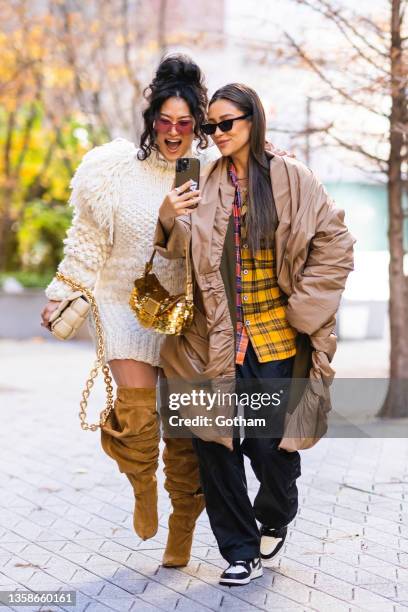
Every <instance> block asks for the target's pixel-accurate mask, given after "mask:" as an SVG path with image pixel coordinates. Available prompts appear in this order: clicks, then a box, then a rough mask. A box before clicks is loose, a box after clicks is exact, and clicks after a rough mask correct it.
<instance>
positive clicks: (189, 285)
mask: <svg viewBox="0 0 408 612" xmlns="http://www.w3.org/2000/svg"><path fill="white" fill-rule="evenodd" d="M155 253H156V250H155V249H154V250H153V253H152V256H151V257H150V259H149V261H148V262H147V263H146V265H145V271H144V274H143V276H141V277H140V278H137V279H136V280H135V282H134V288H133V290H132V292H131V294H130V299H129V306H130V307H131V309H132V310H133V312H134V314H135V316H136V318H137V320H138V321H139V323H140V325H141V326H142V327H146V328H149V329H154V330H155V331H157V332H159V333H161V334H167V335H173V336H179V335H180V334H182V333H184V332H185V331H186V330H187V329H188V328H189V327H190V326H191V324H192V322H193V317H194V302H193V279H192V271H191V256H190V241H189V240H188V241H187V243H186V248H185V263H186V291H185V293H180V294H178V295H170V293H169V292H168V291H167V289H165V287H163V285H162V284H161V283H160V281H159V279H158V278H157V276H156V275H155V274H153V273H152V267H153V259H154V256H155Z"/></svg>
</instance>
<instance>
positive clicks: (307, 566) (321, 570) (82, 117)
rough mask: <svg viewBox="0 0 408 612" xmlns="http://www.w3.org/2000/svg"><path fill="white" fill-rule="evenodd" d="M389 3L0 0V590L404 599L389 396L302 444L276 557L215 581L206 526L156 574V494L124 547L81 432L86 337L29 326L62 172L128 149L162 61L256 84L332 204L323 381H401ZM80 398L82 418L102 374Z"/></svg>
mask: <svg viewBox="0 0 408 612" xmlns="http://www.w3.org/2000/svg"><path fill="white" fill-rule="evenodd" d="M406 4H407V2H406V0H360V2H359V3H358V6H356V4H355V2H354V1H353V0H336V1H335V0H280V1H279V2H277V1H275V0H257V1H256V2H248V1H247V0H197V1H196V2H194V3H191V2H190V0H171V1H170V0H149V1H147V0H89V2H86V3H80V2H77V1H76V0H33V1H31V2H27V1H26V0H12V1H11V2H10V1H9V0H7V1H6V0H0V11H1V14H2V20H1V24H0V52H1V57H2V63H3V70H2V77H1V81H0V364H1V367H0V407H1V416H2V427H1V428H0V590H14V589H34V590H46V589H63V590H69V589H73V590H76V591H77V593H78V603H77V606H76V608H75V610H78V611H82V610H87V612H94V611H96V610H98V611H99V610H101V611H102V610H107V609H114V610H118V611H119V612H123V611H125V610H133V611H135V612H139V611H143V612H144V611H153V610H164V611H170V610H175V611H177V612H179V611H184V610H185V611H186V612H187V611H190V610H194V611H195V610H198V611H201V610H234V611H237V612H238V611H241V610H242V611H246V610H254V609H262V610H318V611H321V612H326V611H327V610H357V609H358V610H379V611H381V612H384V611H388V610H390V611H391V610H400V609H405V608H408V526H407V524H408V519H407V516H408V515H407V512H406V511H407V508H406V493H407V483H408V476H407V471H408V463H407V453H408V442H407V439H406V438H404V437H393V436H392V435H391V433H390V432H392V431H394V432H395V428H397V429H398V428H399V432H400V434H399V435H400V436H401V435H404V431H405V428H406V427H407V425H408V398H401V397H399V398H397V399H396V398H394V397H393V396H392V394H390V395H389V398H388V400H389V401H388V404H387V406H386V408H385V410H384V411H383V413H382V414H381V417H380V416H379V413H380V410H381V405H382V402H383V400H382V399H379V400H378V402H373V406H372V408H371V411H370V415H369V417H370V428H369V436H370V437H357V438H350V439H348V438H347V439H344V438H343V439H340V438H330V439H324V440H322V441H321V442H320V443H319V444H318V445H317V446H316V447H314V448H313V449H311V450H308V451H305V452H303V453H302V460H303V469H302V476H301V478H300V480H299V489H300V510H299V515H298V517H297V518H296V520H295V521H294V523H293V524H292V525H291V529H290V534H289V537H288V540H287V544H286V545H285V549H284V553H283V556H282V558H281V559H280V561H279V563H278V564H277V566H276V567H274V568H273V569H266V570H265V573H264V576H263V578H262V579H260V580H257V581H255V582H254V583H253V584H251V585H249V586H248V587H243V588H240V589H228V588H225V587H221V586H219V585H218V576H219V573H220V569H221V568H223V567H224V566H225V563H224V561H223V560H222V558H221V557H220V556H219V553H218V550H217V547H216V544H215V541H214V538H213V536H212V533H211V530H210V528H209V524H208V520H207V517H206V515H205V513H204V514H203V516H202V517H201V519H200V521H199V525H198V528H197V531H196V537H195V541H194V548H193V557H192V560H191V562H190V564H189V565H188V566H187V567H186V568H183V569H180V570H169V569H164V568H162V567H161V566H160V559H161V555H162V552H163V548H164V543H165V540H166V530H167V518H168V512H169V501H168V499H167V496H166V494H165V492H164V490H163V486H162V481H160V529H159V532H158V534H157V536H155V538H153V539H151V540H149V541H147V542H142V541H140V540H139V539H138V538H137V536H136V535H135V533H134V532H133V529H132V510H133V500H132V494H131V489H130V487H129V485H128V482H127V479H126V478H125V477H124V476H122V475H121V474H119V473H118V471H117V468H116V465H114V464H113V462H112V461H111V460H109V459H108V457H107V456H106V455H105V454H104V453H103V451H102V450H101V448H100V444H99V434H98V433H91V432H83V431H82V430H81V429H80V427H79V419H78V414H77V413H78V411H79V400H80V394H81V390H82V388H83V384H84V381H85V379H86V375H87V373H88V371H89V369H90V367H91V364H92V363H93V359H94V352H93V348H92V346H91V344H90V342H89V336H88V333H87V330H86V327H85V326H84V327H83V328H82V329H81V331H80V334H79V336H78V339H76V340H74V341H72V342H68V343H59V342H57V341H55V340H53V339H51V338H50V337H49V334H48V332H46V331H45V330H44V329H43V328H41V327H40V326H39V321H40V312H41V310H42V308H43V306H44V304H45V298H44V293H43V291H44V287H45V286H46V285H47V284H48V282H49V280H50V279H51V278H52V276H53V274H54V272H55V268H56V266H57V265H58V262H59V261H60V259H61V257H62V241H63V238H64V236H65V233H66V230H67V228H68V227H69V225H70V222H71V215H72V210H71V209H70V207H69V206H68V205H67V202H68V199H69V181H70V178H71V177H72V174H73V172H74V171H75V168H76V167H77V165H78V163H79V162H80V159H81V157H82V156H83V155H84V153H85V152H86V151H87V150H89V149H90V148H91V147H93V146H95V145H98V144H101V143H103V142H106V141H108V140H110V139H112V138H115V137H118V136H122V137H126V138H129V139H131V140H133V141H135V142H137V141H138V137H139V135H140V130H141V110H142V108H143V95H142V94H143V88H144V87H145V86H147V84H148V83H149V81H150V79H151V77H152V74H153V72H154V70H155V68H156V66H157V64H158V62H159V60H160V58H161V57H162V56H163V55H164V54H166V53H168V52H172V51H182V52H186V53H188V54H190V55H191V56H192V57H193V58H194V59H195V60H196V61H197V63H198V64H199V65H200V66H201V67H202V69H203V71H204V73H205V74H206V77H207V84H208V87H209V93H210V94H211V93H212V92H214V91H215V89H216V88H217V87H219V86H221V85H224V84H226V83H227V82H233V81H243V82H245V83H247V84H249V85H250V86H252V87H254V88H255V89H256V90H257V91H258V92H259V94H260V96H261V99H262V101H263V103H264V106H265V111H266V115H267V125H268V139H269V140H270V141H271V142H273V143H274V144H275V145H276V146H278V147H279V148H286V149H287V150H288V151H291V152H294V153H295V154H296V156H297V158H298V159H299V160H300V161H303V162H304V163H306V164H307V165H308V166H309V167H310V168H311V169H312V170H313V171H314V172H315V173H316V174H317V176H318V177H319V178H320V179H321V180H322V181H323V182H324V184H325V186H326V188H327V189H328V191H329V193H330V195H331V196H332V197H333V198H334V199H335V201H336V202H337V204H338V205H339V206H340V207H342V208H344V210H345V212H346V216H345V221H346V223H347V225H348V226H349V228H350V230H351V232H352V233H353V235H354V236H355V238H356V239H357V242H356V245H355V270H354V272H352V273H351V274H350V276H349V279H348V282H347V286H346V290H345V292H344V296H343V299H342V302H341V305H340V310H339V315H338V325H337V334H338V337H339V342H338V351H337V354H336V356H335V360H334V364H333V365H334V368H335V370H336V371H337V377H339V378H361V379H365V378H368V379H374V378H377V379H387V378H388V377H390V378H394V379H401V378H406V373H407V372H408V352H407V351H406V348H404V347H406V346H408V331H407V330H408V326H407V325H406V321H407V320H408V304H407V297H406V296H407V292H406V287H407V286H408V285H407V274H408V256H407V249H408V221H407V219H408V199H407V185H408V151H407V134H408V117H407V111H406V109H407V99H406V97H407V91H408V86H407V85H408V83H407V76H406V75H407V74H408V59H407V41H408V38H407V36H408V32H407V26H406V19H407V18H406V14H407V12H408V11H406V10H405V9H406ZM404 10H405V13H404ZM391 12H392V14H393V15H394V19H393V20H392V19H391ZM391 23H393V24H394V25H393V28H394V30H393V32H391V25H390V24H391ZM397 30H398V31H397ZM391 34H392V35H391ZM390 253H391V255H392V257H390ZM390 261H391V263H392V264H393V265H392V266H391V268H390V269H391V274H390V271H389V264H390ZM390 289H391V291H390ZM390 298H391V299H390ZM390 306H391V307H390ZM390 317H391V323H392V325H391V326H390ZM390 329H391V332H392V333H390ZM391 357H392V359H391ZM91 397H92V400H91V406H92V409H91V412H93V417H94V420H95V419H96V418H97V415H98V412H99V410H100V409H101V408H102V407H103V404H104V391H103V386H102V383H101V381H99V382H98V384H97V386H96V388H95V390H94V391H93V392H92V396H91ZM359 416H361V415H358V414H357V415H356V417H359ZM385 417H386V418H385ZM390 417H391V418H390ZM158 474H159V477H160V478H162V465H161V466H160V468H159V471H158ZM248 477H249V481H248V482H249V488H250V491H251V493H252V494H253V493H254V491H255V490H256V481H255V479H254V478H253V476H252V470H250V469H249V470H248ZM16 609H21V608H16ZM23 609H24V608H23ZM26 609H28V608H26ZM29 609H30V610H33V609H35V610H39V609H40V608H39V607H31V608H29ZM42 609H43V610H50V609H52V610H54V609H60V608H58V607H55V606H53V607H52V608H50V607H49V606H46V607H44V608H42ZM65 609H66V610H69V609H70V608H65ZM71 609H72V608H71Z"/></svg>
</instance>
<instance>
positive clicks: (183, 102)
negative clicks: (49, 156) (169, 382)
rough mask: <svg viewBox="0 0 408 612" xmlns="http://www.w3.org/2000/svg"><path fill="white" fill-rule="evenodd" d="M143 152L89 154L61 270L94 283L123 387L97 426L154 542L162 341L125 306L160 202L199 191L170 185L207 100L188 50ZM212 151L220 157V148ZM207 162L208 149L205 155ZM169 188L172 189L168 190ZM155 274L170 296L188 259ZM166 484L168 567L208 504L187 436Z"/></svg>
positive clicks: (161, 94)
mask: <svg viewBox="0 0 408 612" xmlns="http://www.w3.org/2000/svg"><path fill="white" fill-rule="evenodd" d="M147 101H148V107H147V108H146V110H145V111H144V114H143V116H144V121H145V131H144V133H143V134H142V137H141V148H140V149H139V150H138V149H136V147H135V146H134V145H133V143H131V142H129V141H127V140H125V139H122V138H118V139H116V140H113V141H112V142H110V143H108V144H105V145H103V146H100V147H96V148H94V149H92V150H91V151H90V152H89V153H87V154H86V155H85V157H84V159H83V161H82V163H81V164H80V166H79V168H78V169H77V171H76V173H75V176H74V178H73V179H72V184H71V185H72V195H71V200H70V202H71V205H72V206H73V207H74V218H73V221H72V225H71V227H70V229H69V230H68V233H67V237H66V239H65V241H64V246H65V249H64V259H63V260H62V261H61V263H60V265H59V267H58V269H59V271H61V272H62V273H64V274H65V275H66V276H69V277H71V278H74V279H75V280H76V281H77V282H79V283H81V284H83V285H84V286H86V287H87V288H89V289H92V290H93V292H94V295H95V298H96V300H97V303H98V307H99V310H100V314H101V320H102V324H103V328H104V334H105V343H106V353H105V362H106V363H108V365H109V367H110V369H111V372H112V375H113V377H114V379H115V382H116V384H117V395H116V400H115V406H114V410H113V411H112V412H111V415H110V418H109V420H108V421H107V423H106V425H105V426H104V427H103V429H102V430H101V441H102V446H103V448H104V450H105V451H106V452H107V453H108V455H110V456H111V457H112V458H114V459H115V460H116V461H117V463H118V466H119V469H120V471H121V472H124V473H125V474H126V476H127V477H128V479H129V481H130V482H131V484H132V486H133V489H134V494H135V511H134V527H135V530H136V532H137V533H138V535H139V536H140V537H141V538H143V539H147V538H151V537H153V536H154V535H155V533H156V531H157V528H158V514H157V482H156V475H155V474H156V470H157V465H158V454H159V425H158V419H157V412H156V382H157V375H158V366H159V365H160V359H159V353H160V347H161V343H162V340H163V337H162V336H161V335H159V334H157V333H155V332H153V331H151V330H149V329H144V328H142V327H141V326H140V325H139V323H138V322H137V320H136V318H135V316H134V314H133V313H132V311H131V309H130V307H129V305H128V302H129V295H130V292H131V290H132V287H133V281H134V279H135V278H137V277H139V276H141V275H142V273H143V271H144V265H145V262H146V261H147V260H148V259H149V257H150V255H151V252H152V241H153V234H154V230H155V226H156V221H157V217H158V210H159V208H160V205H161V204H162V202H163V200H164V199H166V198H168V199H170V200H171V201H172V202H176V203H177V205H178V206H179V208H180V209H182V208H183V207H186V206H189V205H192V204H196V203H197V202H198V201H199V195H198V192H187V193H186V194H184V195H179V194H178V193H177V192H176V190H174V189H173V188H172V187H173V181H174V175H175V162H176V160H177V159H178V158H179V157H183V156H190V155H192V154H195V155H198V154H199V153H198V152H197V151H195V152H194V153H192V145H193V140H194V139H198V140H199V145H204V147H205V145H206V144H207V142H206V140H205V137H203V135H202V133H201V132H200V124H201V123H203V119H204V116H205V110H206V104H207V96H206V88H205V86H204V83H203V79H202V75H201V72H200V70H199V68H198V66H197V65H196V64H194V63H193V62H192V61H191V60H190V59H189V58H188V57H185V56H179V55H178V56H170V57H168V58H166V59H165V60H163V62H162V63H161V65H160V66H159V68H158V70H157V73H156V76H155V78H154V79H153V81H152V83H151V85H150V86H149V88H148V90H147ZM215 155H218V154H217V153H216V154H215ZM207 159H208V160H209V156H208V154H207V155H206V156H204V157H203V161H204V162H205V161H206V160H207ZM166 194H167V195H166ZM156 260H157V261H155V273H156V274H157V276H158V278H159V279H160V281H161V282H162V283H163V284H164V286H165V287H166V288H167V289H168V290H169V292H170V293H171V294H175V293H180V292H182V291H183V290H184V283H185V278H184V262H183V261H182V260H177V261H176V260H175V261H167V260H165V259H163V258H156ZM70 292H71V289H70V287H68V286H67V285H65V284H64V283H63V282H61V281H59V280H57V279H54V280H53V281H52V282H51V283H50V285H49V286H48V287H47V289H46V296H47V297H48V299H49V300H50V301H49V302H48V304H47V305H46V306H45V308H44V310H43V312H42V318H43V325H45V326H47V324H48V318H49V316H50V314H51V313H52V311H53V310H54V309H55V308H56V307H57V306H58V303H59V302H60V301H61V300H63V299H64V298H65V297H66V296H67V295H68V294H69V293H70ZM165 442H166V446H165V451H164V453H163V461H164V464H165V474H166V482H165V487H166V489H167V491H168V492H169V494H170V498H171V500H172V505H173V509H172V514H171V516H170V519H169V537H168V541H167V546H166V551H165V554H164V558H163V563H164V565H167V566H179V565H185V564H187V563H188V560H189V558H190V550H191V543H192V536H193V530H194V526H195V522H196V519H197V518H198V516H199V515H200V513H201V511H202V510H203V507H204V501H203V496H202V494H201V492H200V483H199V474H198V468H197V461H196V457H195V454H194V452H193V449H192V444H191V440H189V439H165Z"/></svg>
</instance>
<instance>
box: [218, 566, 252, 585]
mask: <svg viewBox="0 0 408 612" xmlns="http://www.w3.org/2000/svg"><path fill="white" fill-rule="evenodd" d="M261 576H263V570H262V567H261V568H260V569H258V570H254V571H253V572H252V574H251V575H250V576H249V578H245V579H243V580H239V579H238V578H221V579H220V581H219V584H223V585H225V586H241V585H245V584H249V583H250V582H251V580H255V579H256V578H261Z"/></svg>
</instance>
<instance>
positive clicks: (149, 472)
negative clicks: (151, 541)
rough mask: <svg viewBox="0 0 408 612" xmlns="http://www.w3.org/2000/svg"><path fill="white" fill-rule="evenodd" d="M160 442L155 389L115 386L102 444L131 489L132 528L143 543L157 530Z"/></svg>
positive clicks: (102, 434)
mask: <svg viewBox="0 0 408 612" xmlns="http://www.w3.org/2000/svg"><path fill="white" fill-rule="evenodd" d="M159 440H160V430H159V421H158V414H157V412H156V389H144V388H136V387H135V388H134V387H118V388H117V395H116V400H115V405H114V409H113V410H112V412H111V413H110V415H109V417H108V420H107V421H106V424H105V425H104V426H103V428H102V429H101V443H102V448H103V449H104V451H105V452H106V453H107V454H108V455H109V456H110V457H112V459H115V460H116V462H117V464H118V466H119V470H120V471H121V472H123V473H124V474H126V476H127V477H128V479H129V481H130V483H131V485H132V487H133V491H134V495H135V509H134V514H133V525H134V529H135V531H136V533H137V535H138V536H139V537H141V538H142V539H143V540H147V539H148V538H152V537H153V536H154V535H155V533H156V532H157V528H158V515H157V480H156V471H157V466H158V457H159Z"/></svg>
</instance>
